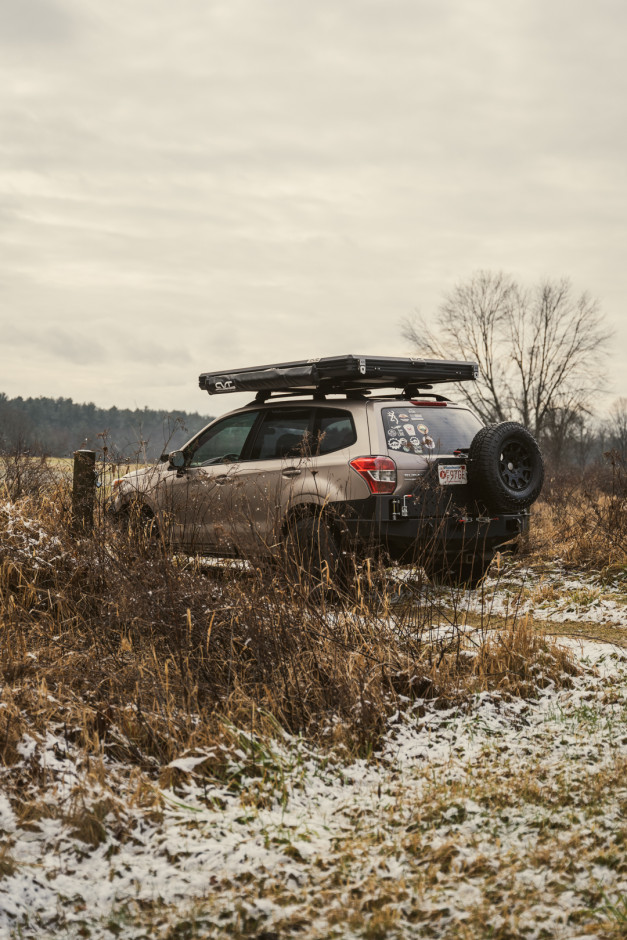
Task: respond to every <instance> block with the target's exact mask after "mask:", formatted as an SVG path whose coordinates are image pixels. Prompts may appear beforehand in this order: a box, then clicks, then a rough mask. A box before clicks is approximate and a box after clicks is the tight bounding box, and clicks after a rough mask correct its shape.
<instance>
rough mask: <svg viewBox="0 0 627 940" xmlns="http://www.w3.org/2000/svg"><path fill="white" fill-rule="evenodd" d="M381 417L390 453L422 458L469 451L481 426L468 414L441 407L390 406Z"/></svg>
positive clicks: (457, 409)
mask: <svg viewBox="0 0 627 940" xmlns="http://www.w3.org/2000/svg"><path fill="white" fill-rule="evenodd" d="M381 417H382V418H383V427H384V429H385V439H386V442H387V447H388V451H389V452H390V453H394V452H397V453H398V452H399V451H402V452H405V453H408V454H422V455H423V456H425V457H429V456H437V455H438V454H452V453H453V451H455V450H458V449H460V448H465V447H470V442H471V441H472V439H473V437H474V436H475V434H476V433H477V431H478V430H479V429H480V428H481V427H482V426H483V425H482V424H481V422H480V421H479V419H478V418H475V416H474V415H473V414H472V413H471V412H470V411H466V410H465V409H463V408H447V407H446V406H443V405H440V406H438V405H436V406H433V405H431V406H429V405H420V406H416V405H409V404H405V405H392V406H390V407H389V408H384V409H383V410H382V411H381Z"/></svg>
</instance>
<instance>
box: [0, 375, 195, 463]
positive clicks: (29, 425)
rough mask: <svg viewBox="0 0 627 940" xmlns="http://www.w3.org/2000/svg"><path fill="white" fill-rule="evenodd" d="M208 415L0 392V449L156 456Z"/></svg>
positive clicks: (52, 454)
mask: <svg viewBox="0 0 627 940" xmlns="http://www.w3.org/2000/svg"><path fill="white" fill-rule="evenodd" d="M210 420H211V418H210V417H209V416H208V415H201V414H199V413H198V412H185V411H180V412H170V413H166V412H163V411H158V410H156V409H154V408H135V409H130V408H116V407H113V408H98V407H97V406H96V405H94V404H93V403H92V402H89V403H87V404H78V403H77V402H74V401H72V399H71V398H43V397H40V398H22V397H20V396H18V397H17V398H8V397H7V395H6V394H4V392H0V451H2V452H4V453H13V452H16V451H20V452H28V453H31V454H37V455H47V456H50V457H67V456H70V455H71V454H72V453H73V451H75V450H78V449H79V448H82V447H87V448H90V449H92V450H96V451H102V448H103V447H105V446H106V447H107V451H108V455H109V456H110V457H111V458H112V459H114V460H117V459H125V458H127V457H128V458H131V459H136V458H139V459H142V460H155V459H156V458H158V457H159V455H160V454H161V453H162V452H163V451H164V450H173V449H175V448H176V447H177V446H179V445H180V444H182V443H184V442H185V441H186V440H187V439H188V438H189V437H191V435H192V434H193V433H195V432H196V431H198V430H200V428H202V427H203V426H204V425H205V424H208V423H209V421H210Z"/></svg>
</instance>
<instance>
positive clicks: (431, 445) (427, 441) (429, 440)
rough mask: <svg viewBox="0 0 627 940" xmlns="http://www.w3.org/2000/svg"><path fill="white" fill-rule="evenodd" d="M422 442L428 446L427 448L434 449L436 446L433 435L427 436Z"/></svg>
mask: <svg viewBox="0 0 627 940" xmlns="http://www.w3.org/2000/svg"><path fill="white" fill-rule="evenodd" d="M422 443H423V446H424V447H426V448H427V450H433V448H434V447H435V441H434V440H433V438H432V437H425V439H424V440H423V442H422Z"/></svg>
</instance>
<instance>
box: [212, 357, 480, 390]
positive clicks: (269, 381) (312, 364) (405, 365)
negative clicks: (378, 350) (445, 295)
mask: <svg viewBox="0 0 627 940" xmlns="http://www.w3.org/2000/svg"><path fill="white" fill-rule="evenodd" d="M477 371H478V368H477V364H476V363H474V362H453V361H449V360H444V359H416V358H396V357H391V356H327V357H325V358H320V359H302V360H299V361H296V362H279V363H274V364H271V365H266V366H253V367H251V368H248V369H229V370H226V371H224V372H203V373H202V375H201V376H200V377H199V380H198V384H199V385H200V387H201V388H202V389H204V390H205V391H207V392H209V394H210V395H224V394H227V393H229V392H295V391H300V392H303V393H306V392H312V393H313V392H351V391H353V392H360V391H369V390H370V389H377V388H406V387H416V388H421V387H422V388H427V387H429V386H431V385H436V384H440V383H442V382H468V381H473V380H474V379H476V378H477Z"/></svg>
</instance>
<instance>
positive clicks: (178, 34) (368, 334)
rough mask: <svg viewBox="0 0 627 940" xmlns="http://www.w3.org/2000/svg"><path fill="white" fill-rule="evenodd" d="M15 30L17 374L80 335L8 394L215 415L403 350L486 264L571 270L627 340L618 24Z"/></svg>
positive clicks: (252, 22)
mask: <svg viewBox="0 0 627 940" xmlns="http://www.w3.org/2000/svg"><path fill="white" fill-rule="evenodd" d="M11 6H12V7H20V6H21V4H12V5H11ZM23 9H24V11H28V10H31V11H33V10H34V9H35V6H34V0H28V4H27V3H26V2H24V6H23ZM2 10H4V6H2V7H0V11H2ZM55 17H56V20H55ZM18 19H19V24H18V26H19V28H18V26H15V27H14V28H13V33H12V34H11V41H10V43H9V42H6V41H5V46H4V48H5V51H6V52H7V55H6V56H3V60H2V61H3V62H4V63H5V64H4V65H0V121H1V122H2V126H3V128H4V132H3V135H2V141H1V142H0V303H1V304H2V307H1V308H0V309H2V318H3V324H4V321H5V320H6V322H7V323H12V322H19V325H20V330H21V331H22V334H21V335H22V342H23V345H22V346H21V349H22V350H23V355H24V356H26V355H27V350H28V337H29V336H32V337H33V345H34V346H35V347H36V348H38V349H39V350H41V351H42V353H43V344H42V342H41V337H42V336H45V335H47V334H46V330H47V329H48V328H49V326H48V325H49V324H50V323H53V322H54V323H55V324H58V327H59V329H60V330H61V331H64V332H67V333H68V334H69V335H71V336H74V335H75V330H76V329H77V327H78V328H79V335H80V336H82V337H83V339H82V340H81V341H80V342H78V340H77V341H76V342H77V343H78V346H75V347H72V346H69V347H68V345H67V344H65V345H64V344H63V343H61V344H56V345H54V344H49V345H48V347H47V357H46V358H45V360H44V359H43V358H42V359H41V360H39V359H38V361H37V368H36V369H35V368H33V369H32V370H31V369H30V366H29V365H28V366H26V367H22V366H21V364H18V363H17V362H16V361H15V357H14V356H10V355H9V353H8V349H9V346H8V343H3V345H2V350H1V351H0V370H1V375H2V382H0V385H4V386H5V390H6V391H8V392H9V393H13V394H17V393H22V394H24V393H28V392H29V389H28V388H24V386H23V383H24V382H25V381H27V382H28V383H32V387H33V388H34V390H35V392H36V393H41V394H43V393H44V391H43V390H42V389H43V387H44V385H45V387H47V388H51V387H53V388H54V389H55V394H69V395H72V396H73V397H75V398H88V399H94V398H95V399H97V400H98V401H99V402H102V403H103V404H107V403H113V402H115V403H116V404H124V403H125V401H126V400H127V399H128V397H129V396H130V395H132V396H133V397H134V398H138V400H139V401H140V403H144V402H145V403H148V404H155V405H159V406H167V407H169V406H170V405H171V406H172V407H188V408H195V407H202V406H205V407H206V404H205V403H204V401H203V402H202V405H201V404H200V402H199V398H198V394H199V393H198V392H197V391H196V377H197V374H198V372H199V371H202V370H206V369H210V368H213V367H215V368H218V367H220V366H223V365H225V364H226V365H228V366H236V365H238V364H245V363H247V362H262V361H264V360H267V361H271V360H272V359H275V358H291V357H301V356H309V355H323V354H326V353H330V352H337V351H341V350H353V349H355V350H357V351H365V352H373V351H375V350H378V351H381V352H387V353H390V354H394V353H396V354H400V353H402V351H403V347H402V341H401V339H400V334H399V332H398V330H397V327H396V323H397V322H398V321H399V320H400V319H401V318H402V317H404V316H406V315H408V314H411V312H412V310H413V309H415V308H416V307H419V308H420V309H421V310H422V311H423V312H428V311H430V310H435V308H436V306H437V303H438V300H439V298H440V296H441V294H442V292H443V291H445V290H447V289H448V288H449V287H450V286H451V285H452V283H453V282H454V280H456V279H457V278H459V277H463V276H465V275H468V274H469V273H470V272H471V271H472V270H474V269H475V268H478V267H483V268H504V269H505V270H509V271H512V272H513V273H514V274H516V275H517V276H518V277H520V278H521V279H523V280H525V281H532V280H534V279H536V278H538V277H542V276H545V275H554V276H562V275H570V276H572V277H573V279H574V281H575V283H576V285H577V286H578V287H581V288H582V289H583V288H588V289H589V290H590V291H591V292H592V293H593V294H596V295H598V296H600V298H601V300H602V303H603V305H604V308H605V309H606V311H607V313H608V317H609V318H610V319H611V320H613V321H614V322H616V323H617V324H618V326H619V334H618V341H617V348H622V349H623V350H624V348H625V346H626V345H627V329H626V328H625V327H623V326H622V324H621V320H620V318H621V315H622V303H623V297H624V295H625V291H626V289H627V276H626V275H625V272H624V264H623V260H622V248H621V245H622V243H624V217H625V213H624V206H625V200H626V180H625V172H624V166H625V150H626V140H625V137H626V135H627V130H626V129H625V127H624V122H623V120H622V111H623V108H624V100H625V93H626V91H627V88H626V84H627V68H626V67H625V65H624V63H623V54H622V49H621V43H622V40H621V37H622V33H623V30H624V27H625V20H627V9H625V8H624V7H623V5H622V4H619V3H617V2H613V0H600V2H599V3H597V4H595V5H594V7H592V6H582V7H581V8H580V9H578V10H577V15H574V14H573V8H572V4H570V3H567V2H566V0H555V2H554V3H552V4H550V5H548V7H547V5H546V4H542V3H540V0H528V2H525V3H512V4H502V3H499V2H498V0H476V2H475V3H473V4H472V5H469V4H467V3H463V2H461V0H454V2H452V3H447V4H442V3H441V2H436V0H420V2H415V0H391V2H389V3H382V2H381V0H359V2H358V0H343V2H342V4H337V3H336V2H331V0H321V2H319V3H316V4H311V3H306V2H305V0H273V2H269V3H258V2H254V0H228V2H226V0H224V2H217V0H214V2H207V3H203V4H199V3H197V2H196V0H182V2H180V3H177V4H171V3H169V2H167V0H138V2H136V3H133V4H127V3H124V2H122V0H109V2H108V3H107V4H102V3H100V2H99V0H57V3H56V4H55V5H52V4H47V5H46V8H45V10H44V12H43V13H42V18H41V19H40V20H39V21H38V23H37V25H36V26H32V28H31V27H30V26H29V25H28V24H29V22H30V21H29V19H28V17H27V15H26V13H24V14H19V16H18ZM16 22H17V20H16ZM37 37H39V38H37ZM31 40H32V43H31ZM35 40H37V48H35ZM0 41H1V40H0ZM619 251H620V252H621V257H620V259H619ZM89 324H91V326H89ZM4 329H5V327H4V326H3V331H4ZM5 335H6V334H5ZM91 337H93V340H94V344H95V345H94V350H93V352H94V355H93V356H92V357H91V360H90V364H89V365H83V364H82V362H81V357H82V353H84V352H85V350H86V348H87V347H88V346H89V342H90V338H91ZM81 343H84V344H85V345H81ZM37 344H39V345H37ZM12 348H13V350H15V348H16V347H15V345H14V346H13V347H12ZM68 349H74V352H73V353H72V355H73V356H74V358H73V359H68ZM64 350H65V351H64ZM64 356H65V359H64V358H63V357H64ZM5 357H6V358H5ZM67 361H71V362H73V363H74V364H75V365H76V366H77V368H76V370H74V371H72V373H71V374H68V373H67V372H64V371H63V369H60V368H58V366H56V365H55V364H60V363H63V362H67ZM46 363H47V365H46ZM46 369H49V370H50V371H49V373H48V372H46ZM68 383H71V384H68ZM94 383H95V385H96V388H97V389H98V390H99V392H95V391H94V389H93V385H94ZM619 392H620V393H621V394H627V387H625V386H624V385H623V386H621V387H620V389H619V388H618V386H617V394H618V393H619ZM103 396H105V397H103Z"/></svg>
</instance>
